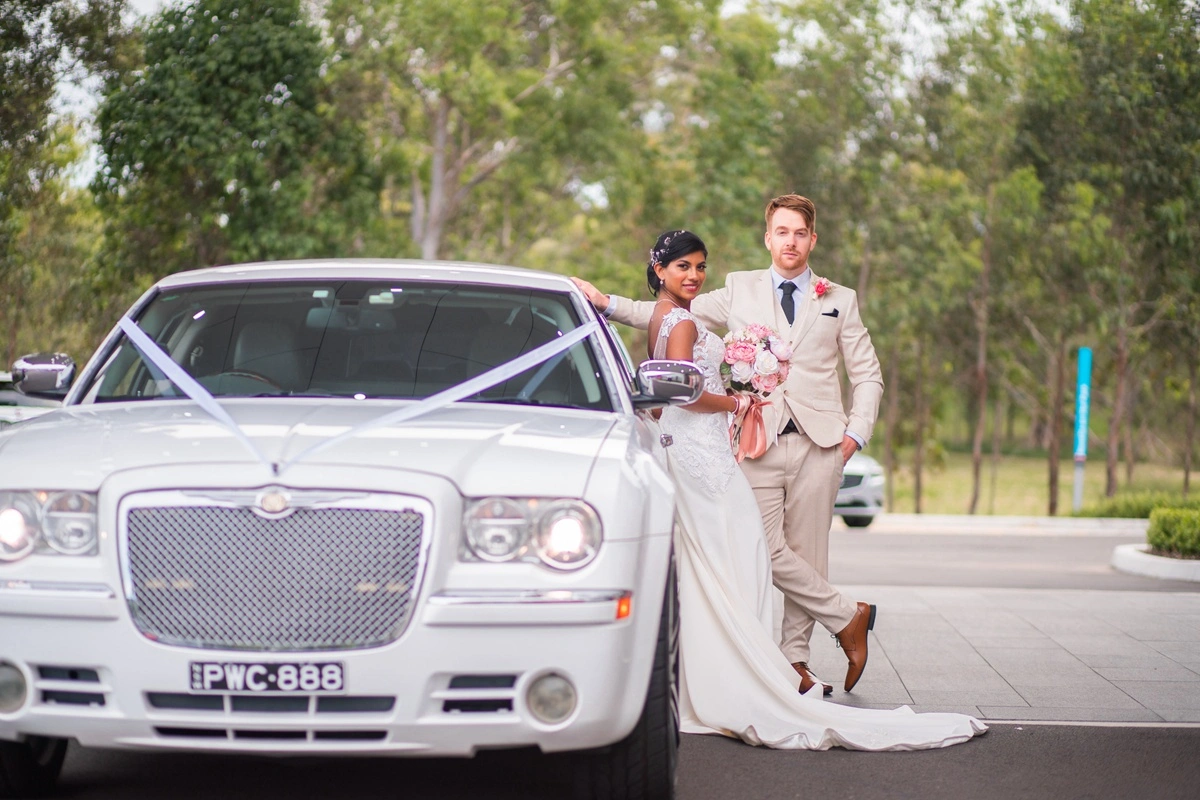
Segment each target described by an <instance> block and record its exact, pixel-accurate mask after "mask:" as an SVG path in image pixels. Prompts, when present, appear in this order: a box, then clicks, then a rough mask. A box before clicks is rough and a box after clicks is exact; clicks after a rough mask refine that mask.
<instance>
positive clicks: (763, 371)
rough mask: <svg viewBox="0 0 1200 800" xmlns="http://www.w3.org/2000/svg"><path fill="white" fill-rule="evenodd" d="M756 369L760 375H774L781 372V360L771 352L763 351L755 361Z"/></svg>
mask: <svg viewBox="0 0 1200 800" xmlns="http://www.w3.org/2000/svg"><path fill="white" fill-rule="evenodd" d="M754 369H755V371H757V372H758V374H759V375H774V374H775V373H776V372H779V359H778V358H776V357H775V354H774V353H772V352H771V351H770V350H763V351H762V352H761V353H759V354H758V358H756V359H755V360H754Z"/></svg>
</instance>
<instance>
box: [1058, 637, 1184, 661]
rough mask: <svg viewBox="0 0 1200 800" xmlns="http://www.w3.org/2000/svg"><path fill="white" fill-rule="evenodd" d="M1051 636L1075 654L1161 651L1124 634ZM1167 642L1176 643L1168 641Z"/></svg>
mask: <svg viewBox="0 0 1200 800" xmlns="http://www.w3.org/2000/svg"><path fill="white" fill-rule="evenodd" d="M1051 638H1053V639H1054V641H1056V642H1058V643H1059V644H1060V645H1062V647H1063V649H1064V650H1067V651H1069V652H1071V653H1073V654H1074V655H1077V656H1079V657H1080V658H1082V657H1083V656H1086V655H1110V654H1120V655H1142V656H1152V655H1155V654H1157V653H1159V652H1160V651H1159V650H1157V649H1156V648H1154V647H1152V646H1151V645H1150V644H1149V643H1147V642H1139V641H1137V640H1136V639H1131V638H1130V637H1128V636H1125V635H1124V634H1120V635H1116V636H1088V635H1066V634H1061V635H1055V636H1052V637H1051ZM1166 644H1175V643H1173V642H1166Z"/></svg>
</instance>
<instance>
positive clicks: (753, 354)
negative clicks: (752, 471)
mask: <svg viewBox="0 0 1200 800" xmlns="http://www.w3.org/2000/svg"><path fill="white" fill-rule="evenodd" d="M791 357H792V348H791V347H789V346H788V344H787V342H785V341H784V340H783V339H781V338H780V337H779V335H778V334H777V333H775V331H773V330H771V329H770V328H768V327H767V326H766V325H747V326H746V327H745V328H742V329H740V330H736V331H730V332H729V333H727V334H726V335H725V359H724V360H723V361H722V362H721V374H722V376H723V377H724V378H725V383H726V385H727V386H729V388H731V389H735V390H737V391H743V392H749V393H750V400H751V402H749V403H746V404H744V405H743V404H742V403H740V402H739V403H738V411H737V413H735V414H734V417H733V422H732V423H731V424H730V426H729V438H730V441H731V443H732V445H733V451H734V455H735V456H736V457H737V460H738V461H741V460H743V459H745V458H758V457H759V456H761V455H762V454H763V453H765V452H766V451H767V431H766V426H765V424H764V422H763V416H762V407H763V405H764V404H765V403H766V399H765V398H766V396H767V395H769V394H770V393H771V392H773V391H775V390H776V389H778V388H779V385H780V384H781V383H783V382H784V381H786V380H787V376H788V371H789V370H790V369H791V365H790V363H789V360H790V359H791Z"/></svg>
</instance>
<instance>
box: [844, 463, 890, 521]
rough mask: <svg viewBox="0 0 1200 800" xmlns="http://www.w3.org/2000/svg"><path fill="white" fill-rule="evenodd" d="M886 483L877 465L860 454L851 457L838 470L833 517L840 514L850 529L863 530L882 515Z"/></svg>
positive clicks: (881, 468) (880, 468)
mask: <svg viewBox="0 0 1200 800" xmlns="http://www.w3.org/2000/svg"><path fill="white" fill-rule="evenodd" d="M885 482H886V479H885V476H884V472H883V467H882V466H881V465H880V464H879V462H878V461H876V460H875V459H873V458H871V457H870V456H868V455H866V454H864V453H855V454H854V455H852V456H850V460H849V461H847V462H846V468H845V469H844V470H842V483H841V486H839V487H838V493H837V500H836V501H834V505H833V513H835V514H841V516H842V521H843V522H845V523H846V525H847V526H848V527H850V528H865V527H867V526H868V525H870V524H871V523H872V522H874V521H875V517H876V515H878V514H882V513H883V487H884V485H885Z"/></svg>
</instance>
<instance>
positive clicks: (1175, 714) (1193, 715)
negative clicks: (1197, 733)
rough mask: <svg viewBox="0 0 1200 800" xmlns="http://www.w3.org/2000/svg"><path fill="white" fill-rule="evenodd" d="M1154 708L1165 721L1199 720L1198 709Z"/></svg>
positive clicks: (1199, 713)
mask: <svg viewBox="0 0 1200 800" xmlns="http://www.w3.org/2000/svg"><path fill="white" fill-rule="evenodd" d="M1155 710H1156V711H1157V712H1158V715H1159V716H1160V717H1162V718H1163V719H1165V720H1166V721H1167V722H1200V709H1195V708H1159V709H1155Z"/></svg>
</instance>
